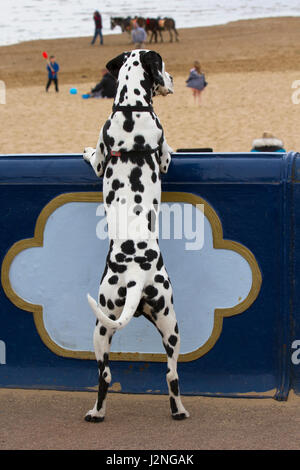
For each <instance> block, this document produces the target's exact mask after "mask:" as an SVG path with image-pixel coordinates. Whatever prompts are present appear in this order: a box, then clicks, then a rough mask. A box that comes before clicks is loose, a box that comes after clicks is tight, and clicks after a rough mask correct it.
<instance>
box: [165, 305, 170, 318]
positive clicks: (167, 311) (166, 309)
mask: <svg viewBox="0 0 300 470" xmlns="http://www.w3.org/2000/svg"><path fill="white" fill-rule="evenodd" d="M164 315H165V317H166V316H167V315H169V307H166V308H165V311H164Z"/></svg>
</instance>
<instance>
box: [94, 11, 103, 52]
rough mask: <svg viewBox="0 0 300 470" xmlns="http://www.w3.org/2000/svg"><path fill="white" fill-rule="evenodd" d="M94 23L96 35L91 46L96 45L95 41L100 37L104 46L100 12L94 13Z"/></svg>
mask: <svg viewBox="0 0 300 470" xmlns="http://www.w3.org/2000/svg"><path fill="white" fill-rule="evenodd" d="M94 22H95V34H94V37H93V39H92V42H91V44H95V41H96V38H97V36H98V35H99V37H100V44H103V35H102V18H101V15H100V13H99V11H95V13H94Z"/></svg>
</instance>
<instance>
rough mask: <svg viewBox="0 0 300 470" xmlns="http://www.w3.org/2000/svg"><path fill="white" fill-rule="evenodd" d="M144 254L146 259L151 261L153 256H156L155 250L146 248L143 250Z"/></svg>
mask: <svg viewBox="0 0 300 470" xmlns="http://www.w3.org/2000/svg"><path fill="white" fill-rule="evenodd" d="M145 256H146V257H147V260H148V261H149V262H151V261H153V260H154V259H155V258H157V256H158V254H157V252H156V251H155V250H146V251H145Z"/></svg>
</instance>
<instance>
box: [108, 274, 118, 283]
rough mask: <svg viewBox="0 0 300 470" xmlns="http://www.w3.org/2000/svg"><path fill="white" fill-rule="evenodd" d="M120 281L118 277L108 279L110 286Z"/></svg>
mask: <svg viewBox="0 0 300 470" xmlns="http://www.w3.org/2000/svg"><path fill="white" fill-rule="evenodd" d="M118 280H119V278H118V276H111V277H110V278H109V279H108V282H109V284H117V282H118Z"/></svg>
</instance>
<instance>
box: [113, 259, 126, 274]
mask: <svg viewBox="0 0 300 470" xmlns="http://www.w3.org/2000/svg"><path fill="white" fill-rule="evenodd" d="M108 265H109V267H110V269H111V270H112V272H113V273H123V272H124V271H126V269H127V266H126V265H124V264H118V263H114V262H113V261H110V260H108Z"/></svg>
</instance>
